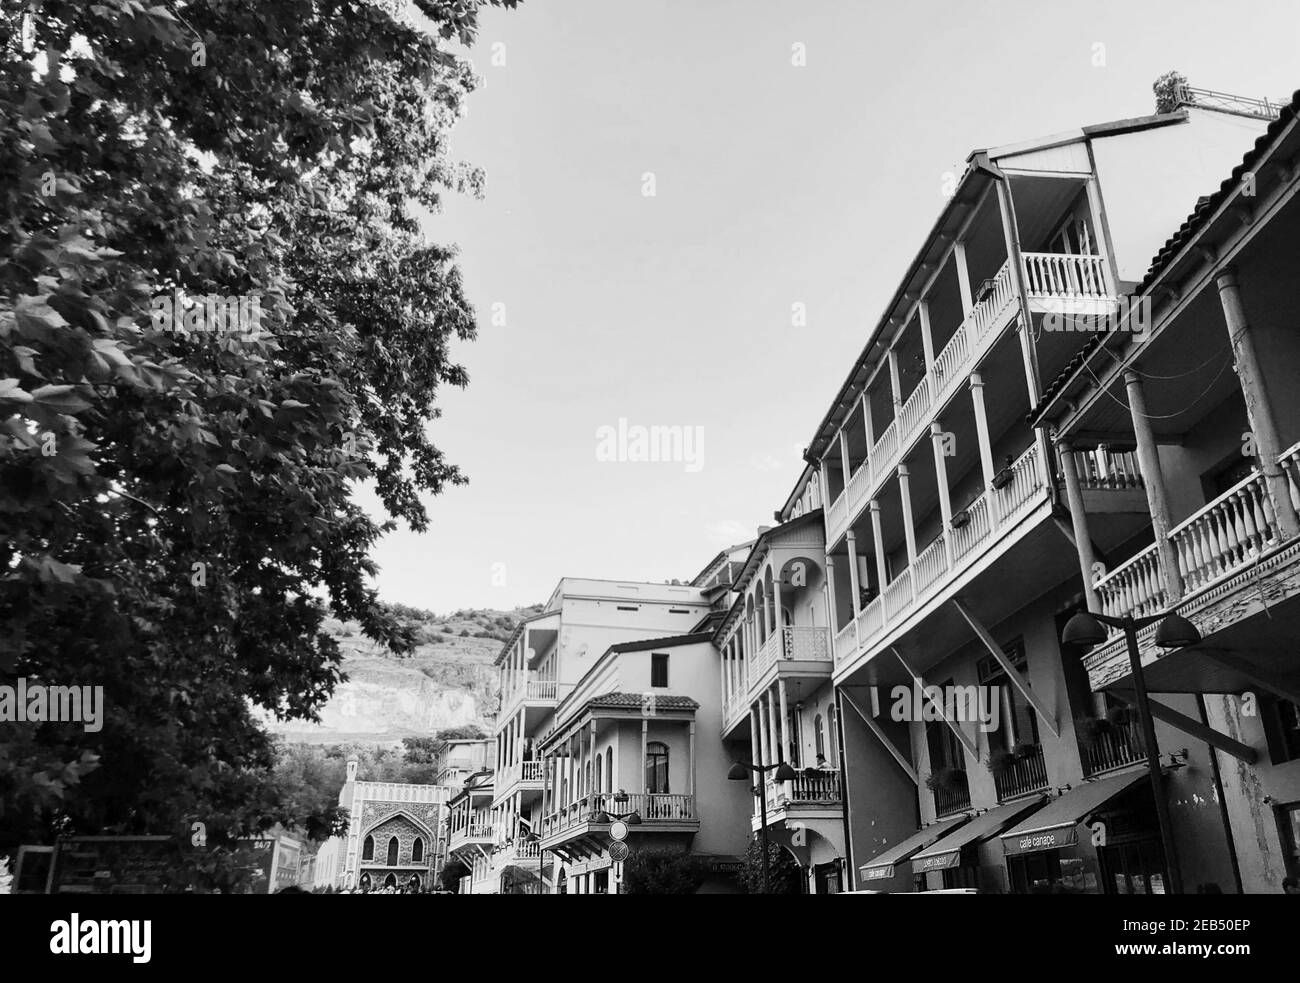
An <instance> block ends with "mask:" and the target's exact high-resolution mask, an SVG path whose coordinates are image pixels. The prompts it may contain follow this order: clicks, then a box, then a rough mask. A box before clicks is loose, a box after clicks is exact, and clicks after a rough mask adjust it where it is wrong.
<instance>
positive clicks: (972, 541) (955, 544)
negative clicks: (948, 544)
mask: <svg viewBox="0 0 1300 983" xmlns="http://www.w3.org/2000/svg"><path fill="white" fill-rule="evenodd" d="M964 511H965V513H966V522H965V523H964V524H963V525H961V526H960V527H956V528H954V529H953V531H952V557H953V559H954V560H958V559H961V558H962V557H964V556H965V555H966V554H967V553H969V552H970V551H971V550H973V549H974V548H975V547H976V546H978V545H979V544H980V543H981V542H982V541H983V540H984V537H985V536H987V535H988V534H989V529H990V528H991V526H990V523H989V502H988V497H987V494H982V495H980V497H979V498H977V499H975V501H973V502H971V503H970V505H968V506H966V508H965V510H964Z"/></svg>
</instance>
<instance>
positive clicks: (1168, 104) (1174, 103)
mask: <svg viewBox="0 0 1300 983" xmlns="http://www.w3.org/2000/svg"><path fill="white" fill-rule="evenodd" d="M1186 87H1187V76H1186V75H1184V74H1183V73H1182V72H1179V71H1172V72H1165V73H1164V74H1163V75H1161V76H1160V77H1159V78H1158V79H1156V80H1155V82H1154V83H1152V85H1151V91H1152V92H1154V93H1155V94H1156V112H1157V113H1172V112H1173V111H1174V110H1175V109H1177V108H1178V104H1179V102H1180V101H1181V100H1182V98H1183V96H1184V92H1183V90H1184V89H1185V88H1186Z"/></svg>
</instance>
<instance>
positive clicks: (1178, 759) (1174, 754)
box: [1169, 748, 1188, 771]
mask: <svg viewBox="0 0 1300 983" xmlns="http://www.w3.org/2000/svg"><path fill="white" fill-rule="evenodd" d="M1187 757H1188V750H1187V748H1183V749H1182V750H1181V751H1170V752H1169V767H1170V768H1171V769H1172V770H1174V771H1177V770H1178V769H1179V768H1186V767H1187Z"/></svg>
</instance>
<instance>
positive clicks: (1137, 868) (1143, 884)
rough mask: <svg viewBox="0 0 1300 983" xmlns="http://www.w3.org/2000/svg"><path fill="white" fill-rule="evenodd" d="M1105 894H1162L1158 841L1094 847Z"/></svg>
mask: <svg viewBox="0 0 1300 983" xmlns="http://www.w3.org/2000/svg"><path fill="white" fill-rule="evenodd" d="M1097 859H1098V860H1099V861H1100V862H1101V880H1102V890H1103V891H1104V892H1105V893H1106V894H1164V893H1165V864H1164V855H1163V851H1162V850H1161V848H1160V841H1159V840H1157V839H1145V840H1137V841H1135V842H1132V843H1123V844H1118V845H1115V846H1104V847H1098V848H1097Z"/></svg>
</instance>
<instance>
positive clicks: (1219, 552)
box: [1093, 444, 1300, 617]
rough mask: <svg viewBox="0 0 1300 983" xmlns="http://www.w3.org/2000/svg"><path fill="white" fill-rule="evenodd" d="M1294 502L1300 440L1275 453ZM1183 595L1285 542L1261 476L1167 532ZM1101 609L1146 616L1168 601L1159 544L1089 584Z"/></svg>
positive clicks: (1298, 497)
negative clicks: (1176, 562) (1285, 476)
mask: <svg viewBox="0 0 1300 983" xmlns="http://www.w3.org/2000/svg"><path fill="white" fill-rule="evenodd" d="M1279 461H1280V463H1281V464H1282V466H1283V469H1284V470H1285V472H1286V475H1287V479H1288V485H1289V488H1290V494H1291V500H1292V502H1293V503H1297V502H1300V486H1298V478H1297V475H1298V471H1297V469H1298V468H1300V444H1297V445H1296V446H1295V447H1292V448H1290V449H1289V450H1288V451H1286V452H1285V453H1283V454H1282V455H1281V456H1280V458H1279ZM1169 541H1170V543H1172V545H1173V547H1174V555H1175V556H1176V557H1177V560H1178V572H1179V574H1180V575H1181V579H1182V582H1183V595H1184V599H1186V598H1188V597H1189V596H1191V595H1195V594H1199V593H1201V592H1204V591H1206V590H1209V589H1210V588H1212V587H1214V586H1215V585H1216V584H1218V583H1219V582H1221V581H1224V580H1227V579H1228V578H1230V577H1233V576H1235V575H1236V574H1238V573H1240V572H1241V571H1243V570H1245V569H1246V568H1247V567H1249V566H1250V565H1251V564H1253V563H1255V562H1256V561H1257V560H1258V559H1259V558H1260V557H1262V556H1264V555H1265V554H1267V553H1269V552H1271V551H1273V550H1275V549H1277V548H1279V547H1280V546H1282V545H1283V542H1282V538H1281V534H1280V531H1279V529H1278V526H1277V520H1276V517H1275V516H1274V515H1273V506H1272V503H1271V502H1270V501H1269V497H1268V490H1267V488H1266V487H1265V484H1264V476H1263V475H1262V474H1261V473H1260V472H1259V471H1258V470H1255V471H1252V472H1251V473H1250V474H1249V475H1248V476H1247V477H1245V478H1244V479H1242V480H1241V481H1239V482H1238V483H1237V484H1235V485H1233V486H1232V487H1231V488H1229V489H1228V490H1227V491H1226V492H1224V493H1223V494H1222V495H1220V496H1219V497H1218V498H1216V499H1215V500H1214V501H1212V502H1210V503H1209V504H1208V505H1206V506H1204V507H1203V508H1201V509H1200V510H1199V511H1197V512H1196V513H1195V514H1193V515H1191V516H1190V517H1188V518H1187V519H1185V520H1184V521H1183V522H1180V523H1179V524H1178V525H1177V526H1175V527H1174V528H1173V529H1171V530H1170V531H1169ZM1093 586H1094V588H1095V589H1096V591H1097V597H1098V600H1099V601H1100V602H1101V606H1102V613H1103V614H1109V615H1114V616H1116V617H1123V616H1130V615H1131V616H1134V617H1145V616H1146V615H1150V614H1155V613H1157V612H1159V611H1163V610H1165V608H1167V607H1168V606H1169V594H1168V582H1167V580H1166V577H1165V572H1164V569H1163V568H1162V567H1161V565H1160V554H1159V548H1158V544H1155V543H1152V544H1151V545H1150V546H1148V547H1147V548H1146V549H1145V550H1143V551H1142V552H1140V553H1138V554H1137V555H1135V556H1133V557H1132V558H1130V559H1129V560H1128V561H1127V562H1125V563H1123V564H1121V565H1120V566H1118V567H1116V568H1115V569H1114V570H1112V571H1111V572H1110V573H1108V574H1107V575H1106V576H1104V577H1102V578H1101V579H1099V580H1098V581H1096V583H1095V584H1094V585H1093Z"/></svg>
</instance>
